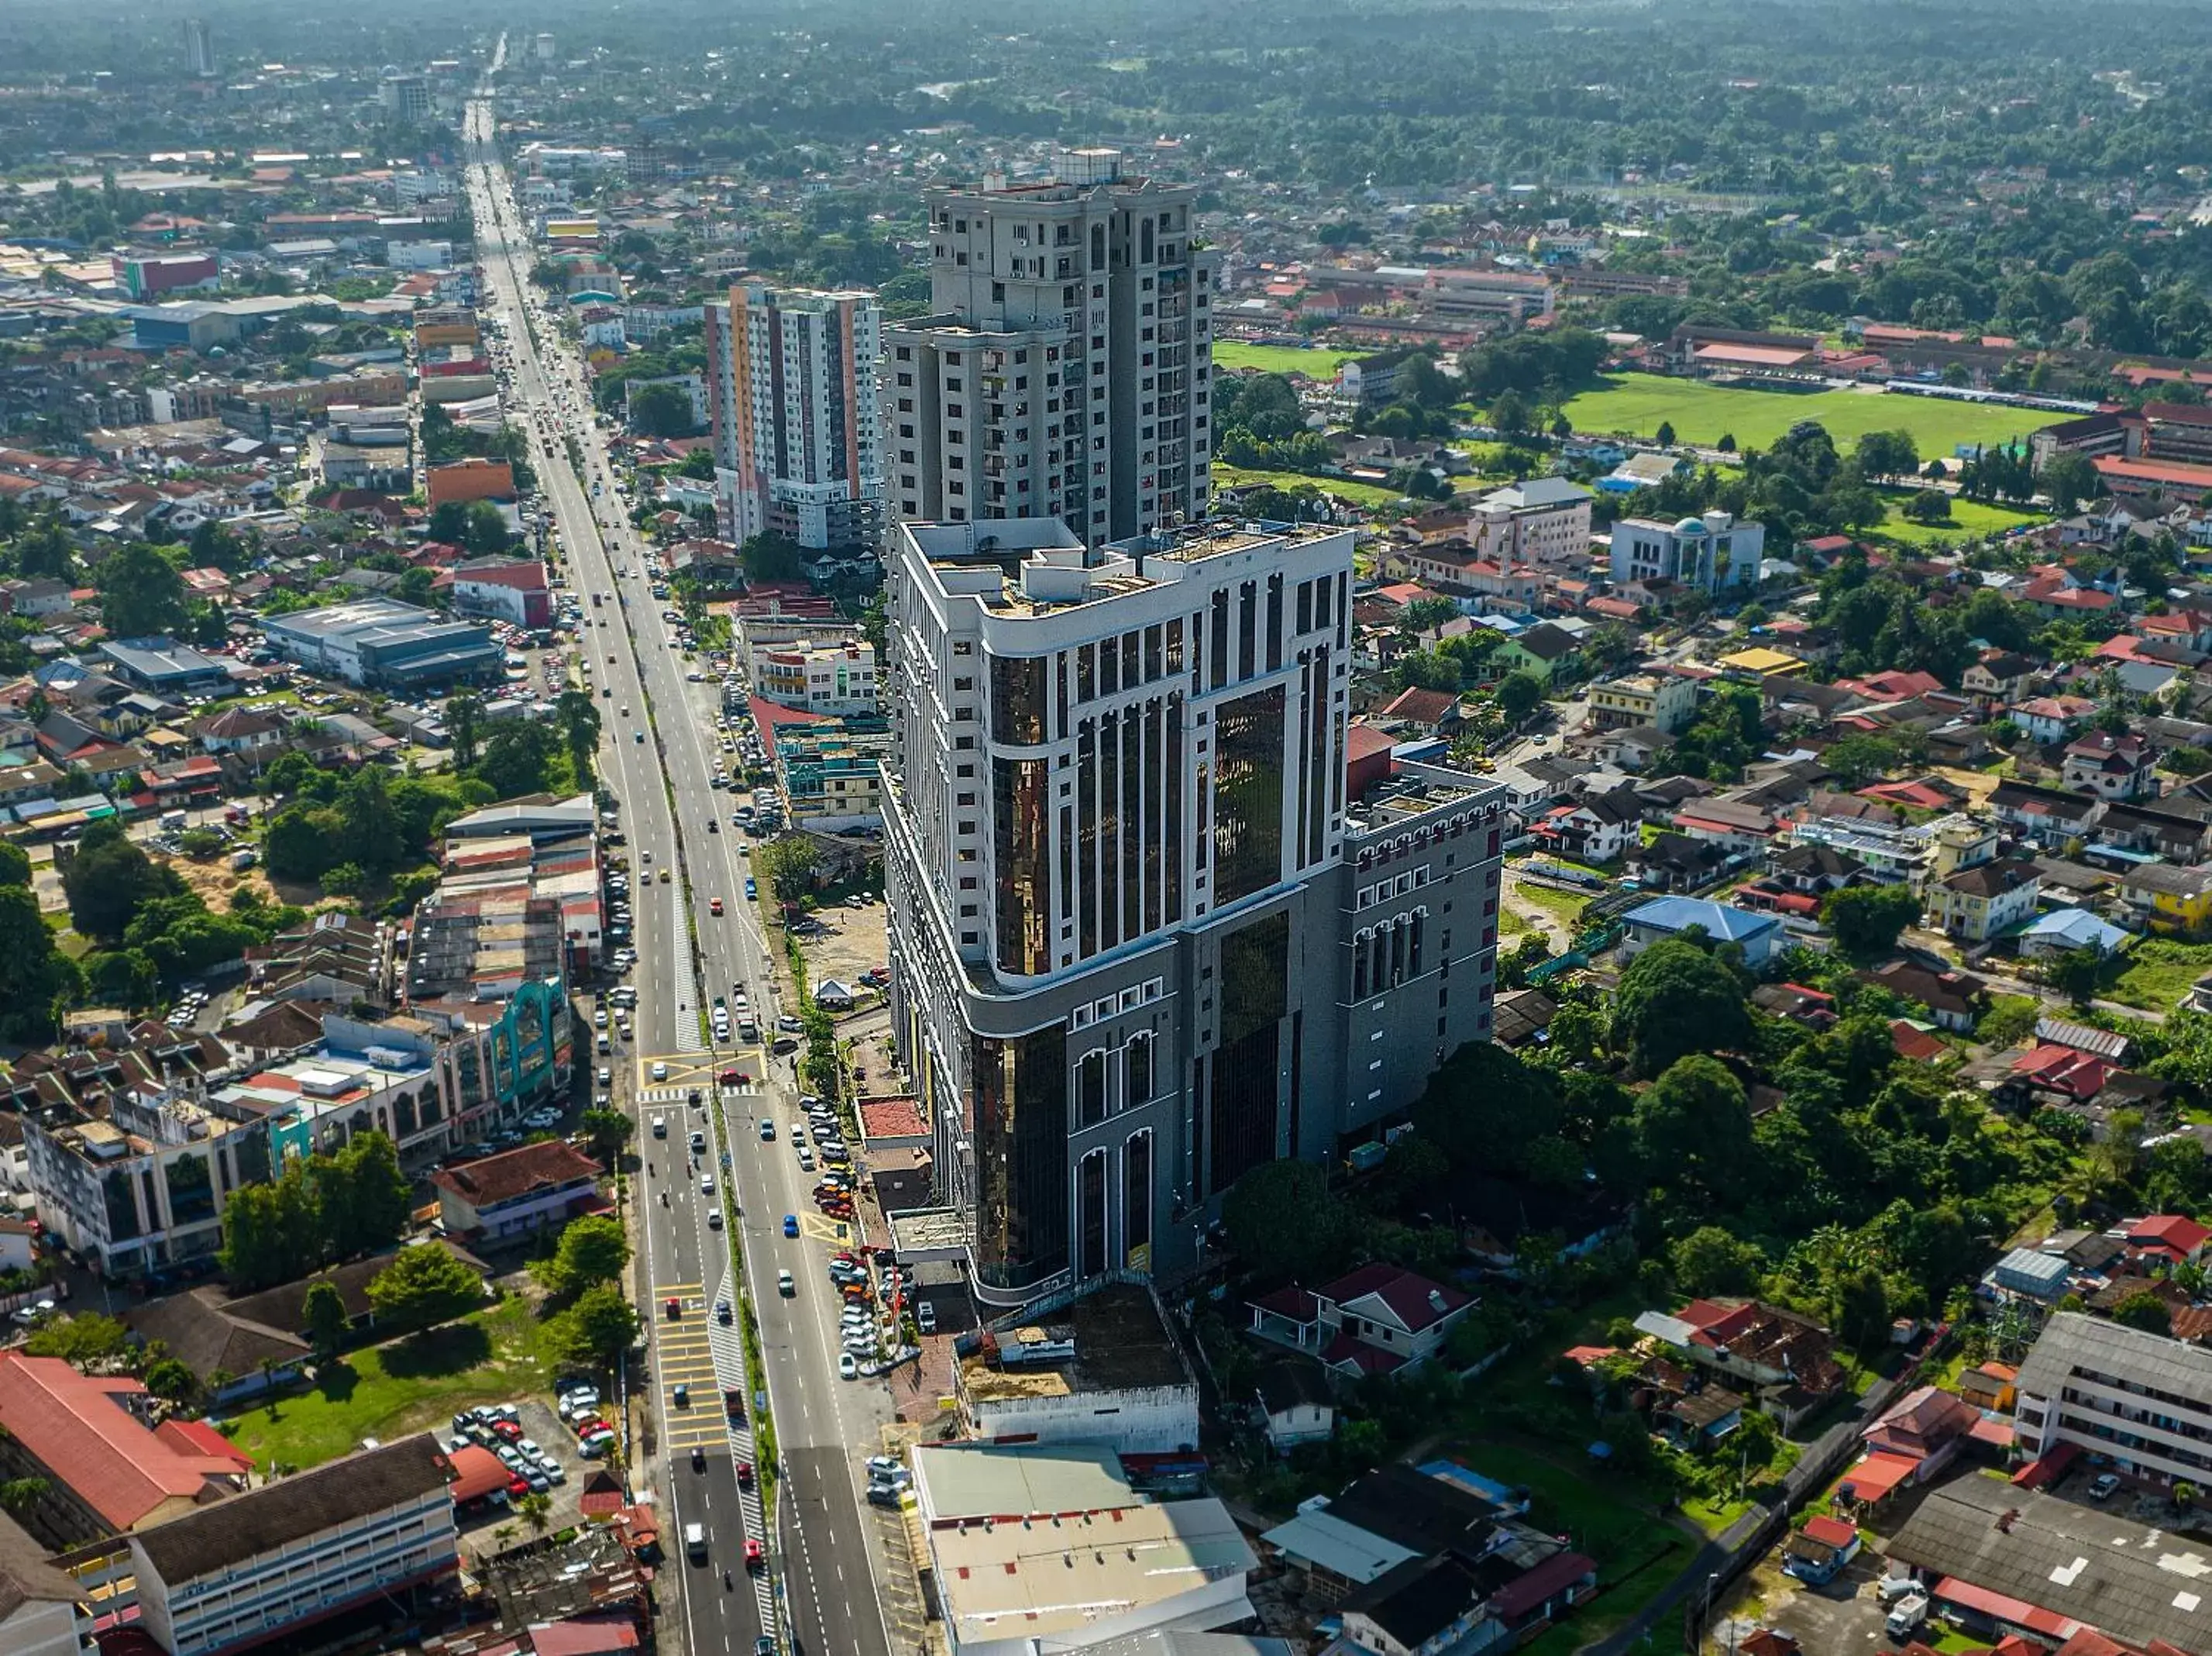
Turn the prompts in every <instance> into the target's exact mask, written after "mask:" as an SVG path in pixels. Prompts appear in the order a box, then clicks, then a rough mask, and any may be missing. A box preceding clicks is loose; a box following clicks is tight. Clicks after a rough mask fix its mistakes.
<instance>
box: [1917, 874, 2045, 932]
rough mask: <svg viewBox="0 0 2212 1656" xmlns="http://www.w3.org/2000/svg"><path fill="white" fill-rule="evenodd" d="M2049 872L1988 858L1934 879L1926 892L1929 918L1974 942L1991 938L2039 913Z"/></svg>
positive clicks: (1923, 900) (1933, 923)
mask: <svg viewBox="0 0 2212 1656" xmlns="http://www.w3.org/2000/svg"><path fill="white" fill-rule="evenodd" d="M2042 892H2043V876H2042V875H2040V874H2037V873H2036V872H2035V870H2034V868H2033V867H2032V866H2031V865H2028V864H2025V863H2020V862H1984V863H1979V864H1977V865H1976V866H1974V867H1973V868H1960V869H1959V870H1957V871H1956V872H1954V873H1953V874H1946V875H1944V876H1943V877H1942V879H1940V880H1930V881H1929V883H1928V886H1927V889H1926V890H1925V891H1924V892H1923V893H1922V895H1921V904H1922V911H1923V917H1924V919H1925V921H1926V922H1927V923H1928V924H1929V925H1930V926H1933V927H1935V928H1937V929H1938V930H1941V931H1942V932H1945V933H1947V934H1948V935H1950V936H1953V937H1955V938H1958V939H1960V941H1964V942H1968V943H1986V942H1988V941H1990V939H1991V938H1992V937H1995V936H1996V935H1997V934H1998V933H2000V932H2002V931H2004V930H2005V929H2006V928H2008V927H2011V926H2015V925H2017V924H2019V923H2020V922H2021V921H2023V920H2025V919H2027V918H2028V916H2031V915H2033V913H2034V912H2035V904H2036V898H2038V897H2039V896H2040V895H2041V894H2042Z"/></svg>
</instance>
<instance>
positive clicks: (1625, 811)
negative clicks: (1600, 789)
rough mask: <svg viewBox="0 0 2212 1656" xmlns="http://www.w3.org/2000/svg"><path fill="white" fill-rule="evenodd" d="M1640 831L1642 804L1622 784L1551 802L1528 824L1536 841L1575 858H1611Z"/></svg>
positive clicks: (1638, 836) (1634, 841)
mask: <svg viewBox="0 0 2212 1656" xmlns="http://www.w3.org/2000/svg"><path fill="white" fill-rule="evenodd" d="M1643 831H1644V813H1643V809H1642V807H1641V805H1640V803H1639V802H1638V800H1637V797H1636V795H1634V794H1633V793H1632V792H1630V791H1629V790H1628V789H1626V788H1622V789H1620V790H1618V791H1616V792H1613V793H1610V794H1588V795H1583V797H1582V798H1581V799H1579V800H1577V801H1575V802H1574V803H1573V804H1571V805H1561V806H1555V807H1553V809H1551V810H1549V811H1547V812H1546V813H1543V814H1542V815H1541V816H1539V817H1538V818H1537V819H1535V820H1534V822H1532V823H1530V824H1529V825H1528V832H1529V834H1530V836H1531V837H1533V838H1534V840H1535V841H1536V843H1538V844H1539V845H1541V847H1543V848H1544V849H1546V850H1547V851H1550V852H1552V853H1553V854H1554V855H1560V856H1568V857H1572V858H1573V859H1574V860H1575V861H1578V862H1595V863H1604V862H1612V861H1617V860H1618V859H1619V858H1620V857H1621V856H1623V855H1626V853H1627V852H1628V850H1629V849H1631V848H1632V847H1633V846H1635V845H1636V844H1637V843H1638V841H1639V840H1640V839H1641V837H1642V835H1643Z"/></svg>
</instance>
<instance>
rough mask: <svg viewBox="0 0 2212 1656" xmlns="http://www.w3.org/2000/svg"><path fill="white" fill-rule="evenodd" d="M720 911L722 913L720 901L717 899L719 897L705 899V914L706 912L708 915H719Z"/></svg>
mask: <svg viewBox="0 0 2212 1656" xmlns="http://www.w3.org/2000/svg"><path fill="white" fill-rule="evenodd" d="M721 911H722V899H721V898H719V897H712V898H708V899H707V912H708V913H709V914H720V913H721Z"/></svg>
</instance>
